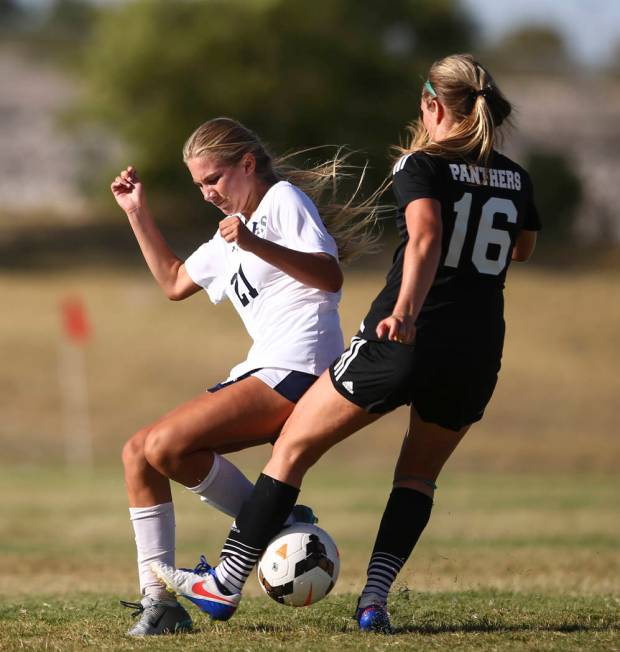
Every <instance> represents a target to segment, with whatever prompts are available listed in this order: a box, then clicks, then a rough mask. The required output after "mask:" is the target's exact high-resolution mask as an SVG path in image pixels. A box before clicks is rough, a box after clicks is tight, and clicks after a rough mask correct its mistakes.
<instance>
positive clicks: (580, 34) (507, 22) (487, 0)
mask: <svg viewBox="0 0 620 652" xmlns="http://www.w3.org/2000/svg"><path fill="white" fill-rule="evenodd" d="M461 2H462V3H463V5H464V6H465V7H466V8H467V9H469V10H470V11H471V13H472V14H473V15H474V17H475V18H476V20H477V21H478V22H479V24H480V27H481V28H482V32H483V35H484V36H486V37H488V38H490V39H492V40H495V39H499V38H501V36H502V34H504V33H506V32H509V31H512V30H513V29H515V28H516V27H518V26H519V25H521V24H532V23H544V24H547V25H551V26H554V27H556V28H557V29H558V30H559V31H560V32H561V33H562V34H563V36H564V37H565V38H566V42H567V45H568V48H569V50H571V51H572V53H573V54H574V56H575V59H577V60H578V61H580V62H582V63H584V64H586V65H592V66H596V65H601V64H602V65H604V64H605V63H607V61H608V59H609V57H610V55H611V54H612V53H613V51H614V48H615V47H617V46H618V44H619V43H620V0H461Z"/></svg>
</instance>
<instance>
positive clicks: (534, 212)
mask: <svg viewBox="0 0 620 652" xmlns="http://www.w3.org/2000/svg"><path fill="white" fill-rule="evenodd" d="M526 179H527V186H526V188H527V201H526V203H525V216H524V218H523V224H522V225H521V228H522V229H525V230H526V231H540V230H541V229H542V223H541V221H540V215H539V214H538V209H537V208H536V204H535V203H534V187H533V186H532V180H531V179H530V177H529V175H528V176H527V177H526Z"/></svg>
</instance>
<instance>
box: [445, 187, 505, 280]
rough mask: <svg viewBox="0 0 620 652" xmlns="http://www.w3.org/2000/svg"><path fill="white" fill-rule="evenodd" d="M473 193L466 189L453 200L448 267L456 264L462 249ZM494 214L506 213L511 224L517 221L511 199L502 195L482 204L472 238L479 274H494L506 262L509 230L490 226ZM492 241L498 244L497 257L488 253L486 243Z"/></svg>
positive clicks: (472, 258) (497, 272)
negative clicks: (473, 239)
mask: <svg viewBox="0 0 620 652" xmlns="http://www.w3.org/2000/svg"><path fill="white" fill-rule="evenodd" d="M471 201H472V194H471V193H470V192H466V193H465V194H464V195H463V196H462V197H461V199H459V200H458V201H457V202H455V203H454V211H455V212H456V219H455V220H454V230H453V231H452V237H451V238H450V245H449V246H448V253H447V254H446V259H445V261H444V265H447V266H448V267H458V266H459V262H460V260H461V252H462V250H463V244H464V243H465V236H466V235H467V227H468V226H469V218H470V215H471ZM497 214H501V215H505V216H506V218H507V219H508V221H509V222H511V223H512V224H516V223H517V207H516V206H515V205H514V203H513V202H512V200H510V199H503V198H501V197H491V198H490V199H488V200H487V201H486V202H485V203H484V204H483V205H482V211H481V213H480V223H479V224H478V232H477V233H476V240H475V242H474V249H473V252H472V257H471V260H472V263H473V264H474V266H475V268H476V269H477V270H478V271H479V272H480V273H481V274H493V275H495V276H497V275H498V274H500V273H501V272H502V271H503V269H504V268H505V267H506V265H507V264H508V254H509V253H510V244H511V243H510V234H509V233H508V231H506V230H505V229H496V228H494V227H493V220H494V218H495V216H496V215H497ZM490 244H494V245H497V246H498V247H499V255H498V256H497V258H496V259H492V258H489V257H488V251H489V245H490Z"/></svg>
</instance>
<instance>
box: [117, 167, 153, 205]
mask: <svg viewBox="0 0 620 652" xmlns="http://www.w3.org/2000/svg"><path fill="white" fill-rule="evenodd" d="M110 188H111V190H112V194H113V195H114V199H116V203H117V204H118V205H119V206H120V207H121V208H122V209H123V210H124V211H125V212H126V213H131V212H133V211H136V210H139V209H140V208H142V207H143V205H144V202H145V198H144V189H143V187H142V182H141V181H140V179H139V178H138V174H137V172H136V170H135V168H134V167H132V166H131V165H130V166H129V167H127V168H125V169H124V170H122V171H121V173H120V174H119V175H118V176H117V177H116V179H114V181H113V182H112V185H111V186H110Z"/></svg>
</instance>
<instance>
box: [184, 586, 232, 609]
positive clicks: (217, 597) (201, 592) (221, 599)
mask: <svg viewBox="0 0 620 652" xmlns="http://www.w3.org/2000/svg"><path fill="white" fill-rule="evenodd" d="M192 591H193V592H194V593H198V595H202V596H204V597H205V598H211V599H214V600H217V601H218V602H225V603H226V604H229V605H230V606H231V607H236V606H237V605H236V604H235V603H234V602H233V601H232V600H227V599H226V598H224V597H222V596H221V595H215V593H210V592H209V591H207V590H206V589H205V587H204V585H203V583H202V582H196V583H195V584H194V585H192Z"/></svg>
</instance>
